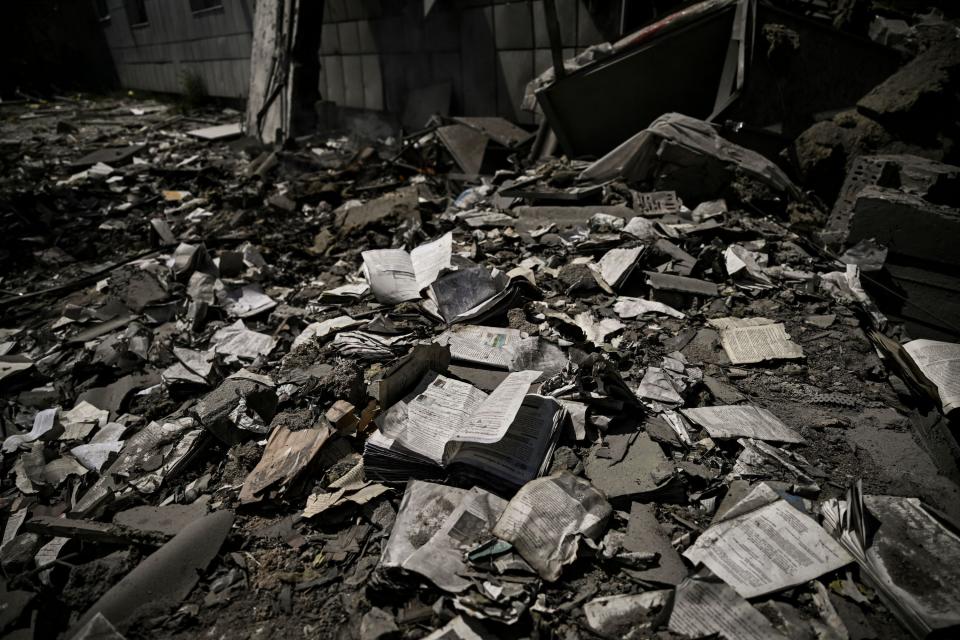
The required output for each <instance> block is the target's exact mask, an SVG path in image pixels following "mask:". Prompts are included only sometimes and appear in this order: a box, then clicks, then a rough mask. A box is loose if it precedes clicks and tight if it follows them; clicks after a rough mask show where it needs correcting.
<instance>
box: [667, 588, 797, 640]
mask: <svg viewBox="0 0 960 640" xmlns="http://www.w3.org/2000/svg"><path fill="white" fill-rule="evenodd" d="M667 626H668V628H669V629H670V631H673V632H674V633H682V634H683V635H685V636H687V637H690V638H702V637H705V636H710V635H712V634H717V635H718V636H720V637H721V638H724V639H725V640H786V638H785V636H784V635H782V634H781V633H780V632H779V631H777V630H776V629H774V628H773V625H772V624H770V621H769V620H767V618H766V617H764V615H763V614H762V613H760V612H759V611H757V610H756V609H754V608H753V606H752V605H751V604H750V603H749V602H747V601H746V600H744V599H743V598H741V597H740V596H739V595H737V592H736V591H734V590H733V589H731V588H730V587H729V586H728V585H726V584H724V583H723V582H720V581H719V580H715V581H714V580H706V579H698V578H687V579H686V580H684V581H683V582H682V583H680V585H678V586H677V589H676V594H675V595H674V600H673V611H671V612H670V621H669V623H668V624H667Z"/></svg>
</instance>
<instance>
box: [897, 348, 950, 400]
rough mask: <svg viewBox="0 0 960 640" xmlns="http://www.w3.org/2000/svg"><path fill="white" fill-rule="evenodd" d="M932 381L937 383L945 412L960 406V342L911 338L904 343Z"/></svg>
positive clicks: (905, 349) (907, 350)
mask: <svg viewBox="0 0 960 640" xmlns="http://www.w3.org/2000/svg"><path fill="white" fill-rule="evenodd" d="M903 349H904V351H906V352H907V353H908V354H910V357H911V358H913V361H914V362H915V363H916V364H917V367H919V369H920V371H922V372H923V375H925V376H926V377H927V378H928V379H929V380H930V382H932V383H933V384H935V385H936V387H937V393H938V394H939V395H940V404H941V405H943V412H944V413H950V412H951V411H953V410H954V409H956V408H957V407H960V344H956V343H953V342H939V341H937V340H911V341H910V342H908V343H906V344H905V345H903Z"/></svg>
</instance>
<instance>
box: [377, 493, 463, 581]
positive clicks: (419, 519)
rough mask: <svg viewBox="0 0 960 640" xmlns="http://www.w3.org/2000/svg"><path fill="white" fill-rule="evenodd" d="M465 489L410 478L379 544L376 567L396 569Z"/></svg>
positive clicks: (439, 523)
mask: <svg viewBox="0 0 960 640" xmlns="http://www.w3.org/2000/svg"><path fill="white" fill-rule="evenodd" d="M467 493H468V491H467V490H466V489H458V488H456V487H448V486H445V485H442V484H435V483H432V482H423V481H421V480H411V481H410V482H408V483H407V486H406V490H405V491H404V493H403V499H402V500H401V501H400V509H399V511H398V512H397V519H396V520H395V521H394V523H393V529H392V530H391V531H390V538H389V539H387V543H386V544H385V545H384V546H383V553H382V554H381V556H380V565H379V566H380V567H381V568H384V569H399V568H401V567H402V566H403V563H404V562H405V561H406V559H407V558H409V557H410V556H411V555H413V553H414V552H415V551H416V550H417V549H419V548H420V547H422V546H423V545H424V544H425V543H426V542H427V541H429V540H430V538H432V537H433V535H434V534H435V533H436V532H437V531H439V530H440V528H441V527H442V526H443V523H444V522H446V520H447V517H448V516H449V515H450V514H451V513H453V510H454V509H456V508H457V505H458V504H460V501H461V500H463V498H464V496H466V495H467Z"/></svg>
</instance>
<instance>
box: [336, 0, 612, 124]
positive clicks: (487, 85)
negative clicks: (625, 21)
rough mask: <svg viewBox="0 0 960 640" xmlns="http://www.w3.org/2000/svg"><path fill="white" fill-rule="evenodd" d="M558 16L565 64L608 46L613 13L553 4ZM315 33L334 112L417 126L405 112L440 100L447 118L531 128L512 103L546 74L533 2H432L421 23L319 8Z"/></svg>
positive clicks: (339, 5) (369, 11) (396, 11)
mask: <svg viewBox="0 0 960 640" xmlns="http://www.w3.org/2000/svg"><path fill="white" fill-rule="evenodd" d="M557 13H558V14H559V18H560V25H561V39H562V42H563V45H564V57H571V56H572V55H573V54H574V53H576V52H579V51H580V50H582V49H584V48H586V47H588V46H590V45H593V44H597V43H600V42H606V41H607V40H608V39H611V38H615V37H616V36H617V33H615V32H609V31H611V29H613V28H615V27H613V25H617V24H618V22H619V21H618V20H617V14H618V13H619V3H615V2H584V1H580V0H558V2H557ZM323 23H324V24H323V35H322V37H321V45H320V55H321V58H320V63H321V72H320V93H321V95H322V96H323V97H324V99H326V100H329V101H331V102H333V103H334V104H336V105H338V106H339V107H348V108H358V109H366V110H376V111H388V112H390V113H395V114H399V115H401V116H403V117H402V119H403V120H406V121H407V122H406V124H411V126H418V125H422V124H423V122H422V121H421V122H413V121H414V120H416V119H417V118H418V117H419V114H418V113H417V110H416V109H409V110H408V106H410V105H411V103H412V104H415V105H416V104H420V105H421V106H422V102H423V100H424V99H432V100H436V101H437V104H440V103H442V102H446V95H447V93H446V92H447V91H449V96H450V97H449V112H450V113H451V114H459V115H483V116H489V115H499V116H502V117H505V118H508V119H511V120H515V121H517V122H521V123H530V122H533V116H532V114H530V113H527V112H525V111H522V110H521V109H520V103H521V101H522V99H523V90H524V87H525V86H526V84H527V82H529V81H530V80H531V79H532V78H533V77H534V76H536V75H537V74H539V73H541V72H542V71H544V70H545V69H547V68H548V67H549V66H550V43H549V41H548V37H547V28H546V22H545V18H544V10H543V2H542V0H538V1H536V2H529V1H521V2H467V1H463V0H458V1H456V2H438V3H436V5H435V6H433V7H432V9H431V10H430V11H429V13H428V15H427V16H426V17H424V15H423V5H422V4H421V3H420V2H410V3H406V4H405V6H404V5H403V4H402V3H392V2H364V3H360V2H347V1H344V0H336V1H335V0H328V1H327V3H326V8H325V14H324V20H323ZM444 85H446V86H448V87H449V90H447V89H445V88H444ZM430 87H433V88H434V89H435V91H432V92H431V91H429V90H428V88H430ZM438 94H439V95H438ZM429 113H430V112H429V111H427V115H429Z"/></svg>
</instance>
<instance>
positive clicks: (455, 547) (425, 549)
mask: <svg viewBox="0 0 960 640" xmlns="http://www.w3.org/2000/svg"><path fill="white" fill-rule="evenodd" d="M506 506H507V501H506V500H504V499H503V498H498V497H497V496H495V495H493V494H492V493H489V492H488V491H484V490H483V489H479V488H477V487H474V488H473V489H471V490H470V491H469V492H468V493H467V494H466V495H465V496H464V497H463V499H462V500H461V501H460V504H458V505H457V507H456V508H455V509H454V510H453V512H452V513H450V515H449V516H447V519H446V520H445V521H444V523H443V526H441V527H440V529H439V530H438V531H437V532H436V533H435V534H433V536H432V537H431V538H430V540H429V541H427V543H426V544H424V545H423V546H422V547H420V548H419V549H417V550H416V551H414V552H413V553H412V554H411V555H410V557H408V558H407V559H406V560H405V561H404V563H403V568H404V569H406V570H407V571H413V572H415V573H419V574H420V575H422V576H424V577H425V578H427V579H429V580H430V581H431V582H433V584H435V585H437V586H438V587H440V588H441V589H443V590H444V591H449V592H453V593H460V592H462V591H464V590H466V589H468V588H469V587H470V586H471V585H473V581H472V580H470V579H468V578H465V577H464V576H465V575H467V574H469V573H470V572H471V571H472V569H471V568H470V567H469V566H468V565H467V562H466V560H465V559H464V558H465V555H466V552H467V551H468V550H470V549H471V548H472V547H475V546H477V545H478V544H480V543H481V542H485V541H486V540H487V539H489V538H490V535H491V534H490V530H491V529H493V525H494V524H496V522H497V519H498V518H499V517H500V514H502V513H503V510H504V509H505V508H506Z"/></svg>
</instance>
